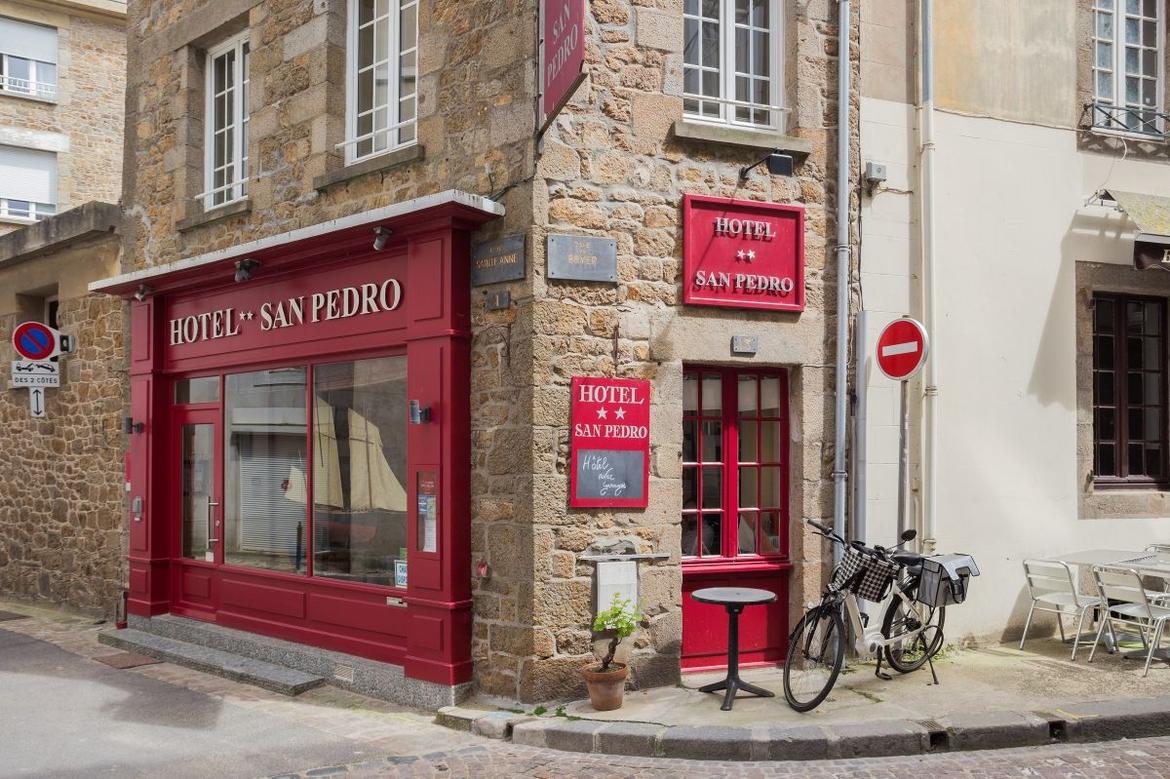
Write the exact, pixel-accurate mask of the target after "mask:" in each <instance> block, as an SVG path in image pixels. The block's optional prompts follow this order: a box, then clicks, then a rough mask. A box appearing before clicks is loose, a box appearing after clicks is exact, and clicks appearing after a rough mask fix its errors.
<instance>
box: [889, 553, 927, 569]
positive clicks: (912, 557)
mask: <svg viewBox="0 0 1170 779" xmlns="http://www.w3.org/2000/svg"><path fill="white" fill-rule="evenodd" d="M890 559H891V560H893V561H894V562H895V563H897V564H898V565H904V566H906V567H907V568H909V567H911V566H915V565H922V555H920V554H914V553H913V552H906V551H898V552H894V553H893V554H891V555H890Z"/></svg>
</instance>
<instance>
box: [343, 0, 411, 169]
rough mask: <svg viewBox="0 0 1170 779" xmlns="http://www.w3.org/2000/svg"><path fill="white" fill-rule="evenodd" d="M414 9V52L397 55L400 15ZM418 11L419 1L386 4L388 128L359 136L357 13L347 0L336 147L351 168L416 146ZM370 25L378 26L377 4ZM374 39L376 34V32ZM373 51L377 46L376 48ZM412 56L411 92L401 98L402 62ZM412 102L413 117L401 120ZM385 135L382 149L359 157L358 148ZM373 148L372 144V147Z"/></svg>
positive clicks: (375, 107)
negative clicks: (341, 132)
mask: <svg viewBox="0 0 1170 779" xmlns="http://www.w3.org/2000/svg"><path fill="white" fill-rule="evenodd" d="M411 6H413V7H414V12H415V13H414V20H415V21H414V24H415V30H414V48H413V49H406V50H405V51H400V45H401V40H402V35H401V30H400V27H401V24H402V13H403V11H404V10H406V9H409V8H410V7H411ZM419 11H420V2H419V0H388V2H387V19H386V35H387V38H388V43H387V47H386V60H385V62H386V63H387V65H388V68H389V82H390V83H389V84H388V85H387V90H386V110H387V115H388V116H387V124H386V127H384V128H381V129H375V130H372V131H371V132H368V133H364V134H362V135H360V136H359V135H358V68H359V63H358V9H357V0H347V9H346V12H347V14H348V15H347V17H346V19H347V24H346V56H345V140H344V141H342V142H341V143H339V144H337V146H338V147H339V148H344V149H345V164H346V165H352V164H353V163H355V162H361V161H363V160H368V159H372V158H374V157H378V156H381V155H383V154H389V153H390V152H392V151H397V150H398V149H403V148H406V147H408V146H413V145H415V144H417V143H418V54H419V37H418V14H419ZM374 14H375V16H374V21H373V24H374V25H377V24H378V21H377V20H378V19H379V18H381V17H379V16H377V4H376V3H375V11H374ZM375 35H377V30H375ZM375 48H377V47H376V45H375ZM412 52H413V53H414V63H415V64H414V69H415V81H414V92H412V93H410V94H406V95H404V94H401V93H400V89H401V84H402V58H403V57H404V56H406V55H409V54H410V53H412ZM378 64H379V63H378V62H377V61H375V62H374V63H372V64H371V67H377V65H378ZM410 99H413V100H414V116H413V117H411V118H410V119H407V120H403V119H402V118H401V108H402V101H403V100H410ZM379 109H380V106H378V105H373V106H372V107H371V111H373V112H375V113H376V112H377V111H378V110H379ZM405 127H412V128H413V130H414V132H413V133H411V137H410V138H409V139H408V140H406V141H402V140H401V134H400V133H399V131H400V130H401V129H402V128H405ZM382 134H385V136H386V139H385V141H386V143H385V148H382V149H377V148H374V149H372V150H371V151H370V152H369V153H367V154H362V155H360V156H359V154H358V149H359V145H360V144H361V143H363V142H364V141H367V140H372V139H376V138H377V136H379V135H382ZM375 145H376V144H371V146H375Z"/></svg>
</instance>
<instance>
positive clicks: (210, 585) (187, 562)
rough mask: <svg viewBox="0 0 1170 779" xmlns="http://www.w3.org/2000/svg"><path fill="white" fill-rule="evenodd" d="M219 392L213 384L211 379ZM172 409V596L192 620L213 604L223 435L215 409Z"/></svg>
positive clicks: (219, 547) (218, 559)
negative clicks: (175, 596) (173, 535)
mask: <svg viewBox="0 0 1170 779" xmlns="http://www.w3.org/2000/svg"><path fill="white" fill-rule="evenodd" d="M213 381H214V382H215V384H216V388H217V389H218V380H217V379H215V380H213ZM200 405H201V407H199V408H176V410H175V413H174V415H173V417H172V425H171V427H172V436H171V442H172V446H173V447H174V449H175V451H176V452H177V454H178V457H177V458H175V459H174V460H172V462H174V463H175V466H176V467H177V473H175V474H174V480H173V481H172V482H171V483H172V484H173V485H174V487H175V489H174V495H173V501H174V504H173V505H174V506H175V511H174V515H173V516H175V517H176V518H177V522H176V526H175V531H176V537H175V538H174V544H175V547H176V548H175V558H176V559H177V560H178V565H176V566H175V578H176V581H175V582H174V587H175V589H174V591H175V592H176V593H177V594H178V601H179V603H180V604H182V605H184V606H185V607H186V608H187V609H188V610H189V611H191V612H193V615H194V616H207V617H210V616H211V615H212V614H214V611H215V605H216V592H215V584H216V581H215V576H214V575H213V574H214V571H215V570H216V568H217V567H218V566H220V565H222V564H223V460H222V457H221V456H220V454H221V453H222V451H223V434H222V426H221V424H220V420H221V414H220V410H219V407H218V404H215V405H212V404H200Z"/></svg>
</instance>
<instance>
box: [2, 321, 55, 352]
mask: <svg viewBox="0 0 1170 779" xmlns="http://www.w3.org/2000/svg"><path fill="white" fill-rule="evenodd" d="M12 345H13V347H15V348H16V352H17V354H19V355H20V356H21V357H23V358H24V359H26V360H47V359H49V358H50V357H56V356H57V355H58V354H60V353H61V334H60V333H59V332H57V331H56V330H54V329H53V328H51V327H49V326H48V325H42V324H41V323H40V322H24V323H23V324H20V325H18V326H17V328H16V330H14V331H13V332H12Z"/></svg>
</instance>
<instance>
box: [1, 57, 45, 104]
mask: <svg viewBox="0 0 1170 779" xmlns="http://www.w3.org/2000/svg"><path fill="white" fill-rule="evenodd" d="M13 59H18V60H24V61H25V62H27V63H28V64H29V65H28V75H29V78H28V79H23V78H16V77H15V76H11V75H9V74H10V73H11V72H12V66H11V65H10V64H9V62H10V61H11V60H13ZM42 65H48V66H50V67H51V68H53V70H54V71H56V70H57V64H56V63H55V62H41V61H40V60H33V59H29V58H27V57H17V56H16V55H14V54H4V53H2V52H0V73H2V74H3V75H0V92H8V93H9V94H14V95H25V96H28V97H40V98H44V99H46V100H55V99H56V97H57V81H56V78H57V74H56V73H54V74H53V79H54V80H53V81H41V78H40V75H41V74H40V72H39V71H40V69H41V66H42Z"/></svg>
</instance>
